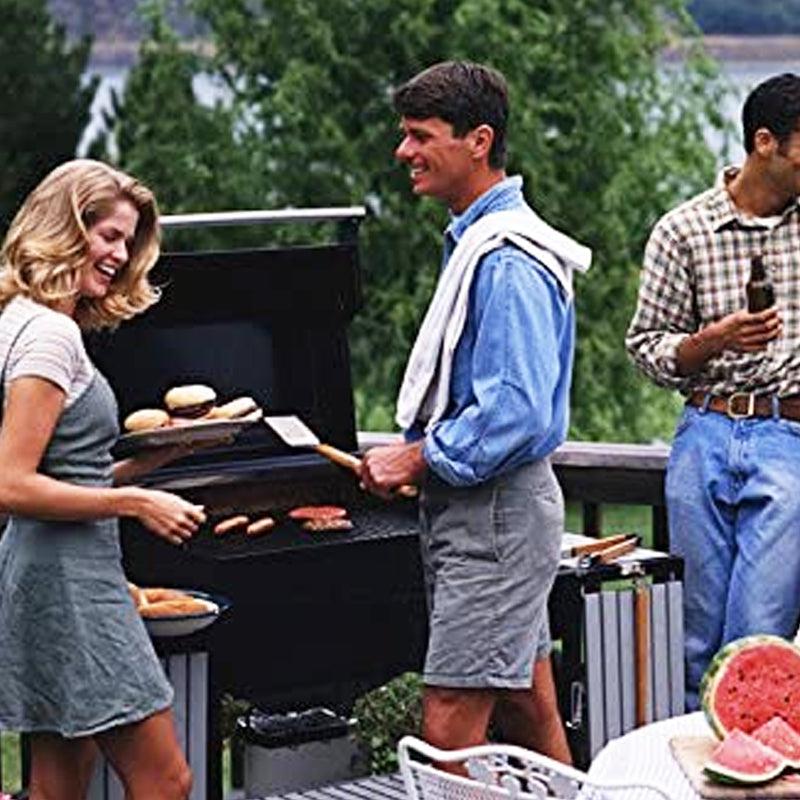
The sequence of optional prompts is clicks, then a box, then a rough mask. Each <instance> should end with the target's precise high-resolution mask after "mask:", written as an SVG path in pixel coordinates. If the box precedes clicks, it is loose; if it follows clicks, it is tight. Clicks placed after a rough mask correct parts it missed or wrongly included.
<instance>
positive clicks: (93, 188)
mask: <svg viewBox="0 0 800 800" xmlns="http://www.w3.org/2000/svg"><path fill="white" fill-rule="evenodd" d="M119 200H128V201H129V202H130V203H131V204H132V205H133V206H134V208H136V210H137V211H138V212H139V221H138V223H137V225H136V231H135V234H134V237H133V242H132V244H131V245H130V248H129V260H128V263H127V264H126V265H125V267H123V269H122V270H121V271H120V272H119V273H118V275H117V277H116V278H115V279H114V281H113V282H112V284H111V286H110V288H109V291H108V293H107V294H106V295H105V297H102V298H88V299H87V298H79V299H78V303H77V306H76V308H75V315H74V316H75V321H76V322H77V323H78V324H79V325H80V326H81V328H84V329H96V328H106V327H114V326H116V325H118V324H119V323H120V322H121V321H122V320H124V319H130V317H132V316H134V315H135V314H138V313H140V312H142V311H144V310H145V309H146V308H148V307H149V306H151V305H152V304H153V303H155V302H156V301H157V300H158V297H159V291H158V289H157V288H155V287H153V286H152V285H151V284H150V282H149V280H148V277H147V276H148V273H149V272H150V270H151V269H152V268H153V265H154V264H155V263H156V260H157V259H158V256H159V252H160V244H161V232H160V228H159V225H158V207H157V206H156V201H155V197H154V196H153V193H152V192H151V191H150V190H149V189H148V188H147V187H146V186H144V185H143V184H141V183H139V181H137V180H136V179H135V178H132V177H131V176H130V175H126V174H125V173H124V172H120V171H119V170H116V169H113V168H112V167H110V166H108V165H107V164H104V163H102V162H100V161H92V160H90V159H75V160H74V161H67V162H66V163H64V164H61V165H60V166H58V167H56V168H55V169H54V170H53V171H52V172H51V173H50V174H49V175H48V176H47V177H46V178H44V180H42V182H41V183H40V184H39V185H38V186H37V187H36V188H35V189H34V190H33V191H32V192H31V193H30V194H29V195H28V197H27V198H26V200H25V202H24V203H23V204H22V207H21V208H20V210H19V211H18V212H17V214H16V216H15V217H14V219H13V221H12V222H11V227H10V228H9V229H8V234H7V235H6V238H5V241H4V242H3V248H2V250H0V307H4V306H5V305H6V304H7V303H8V302H9V300H11V298H13V297H15V296H16V295H20V294H21V295H25V296H27V297H30V298H31V299H32V300H35V301H37V302H39V303H42V304H43V305H46V306H49V307H51V308H55V307H58V306H59V305H60V304H61V303H63V302H64V301H65V300H74V299H75V296H76V293H77V291H78V283H79V279H80V274H81V270H82V269H83V268H84V266H85V265H86V262H87V258H88V246H89V239H88V231H89V229H90V228H91V227H92V226H93V225H95V224H96V223H97V222H100V221H101V220H103V219H104V218H105V217H107V216H108V215H109V214H111V213H112V211H113V209H114V205H115V204H116V202H117V201H119Z"/></svg>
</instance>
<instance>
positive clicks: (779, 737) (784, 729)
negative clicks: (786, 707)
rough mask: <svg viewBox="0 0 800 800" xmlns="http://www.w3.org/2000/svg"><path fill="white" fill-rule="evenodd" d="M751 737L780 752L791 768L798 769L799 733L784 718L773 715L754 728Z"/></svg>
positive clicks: (799, 756) (799, 762) (799, 764)
mask: <svg viewBox="0 0 800 800" xmlns="http://www.w3.org/2000/svg"><path fill="white" fill-rule="evenodd" d="M752 737H753V738H754V739H757V740H758V741H759V742H761V744H765V745H766V746H767V747H769V748H770V749H772V750H774V751H775V752H776V753H780V754H781V755H782V756H783V757H784V758H785V759H786V763H787V765H788V766H790V767H791V768H792V769H800V733H798V732H797V731H796V730H795V729H794V728H793V727H792V726H791V725H790V724H789V723H788V722H787V721H786V720H785V719H783V718H782V717H773V718H772V719H771V720H769V721H768V722H765V723H764V724H763V725H760V726H759V727H758V728H756V729H755V730H754V731H753V733H752Z"/></svg>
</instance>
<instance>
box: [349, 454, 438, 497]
mask: <svg viewBox="0 0 800 800" xmlns="http://www.w3.org/2000/svg"><path fill="white" fill-rule="evenodd" d="M427 470H428V465H427V463H426V462H425V459H424V458H423V455H422V441H419V442H411V443H408V444H390V445H383V446H380V447H372V448H370V449H369V450H367V452H366V453H365V454H364V457H363V458H362V459H361V482H362V484H363V485H364V488H365V489H367V490H369V491H370V492H372V493H373V494H377V495H378V496H380V497H383V498H386V499H389V498H390V497H391V496H392V495H393V494H394V493H395V492H396V491H397V489H399V488H400V487H401V486H405V487H407V486H409V485H418V484H419V483H420V482H421V481H422V479H423V478H424V477H425V473H426V472H427Z"/></svg>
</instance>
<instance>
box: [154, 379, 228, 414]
mask: <svg viewBox="0 0 800 800" xmlns="http://www.w3.org/2000/svg"><path fill="white" fill-rule="evenodd" d="M216 399H217V393H216V392H215V391H214V390H213V389H212V388H211V387H210V386H204V385H203V384H200V383H194V384H189V385H187V386H175V387H173V388H172V389H170V390H169V391H168V392H167V393H166V394H165V395H164V405H165V406H166V407H167V410H168V411H169V413H170V414H171V415H172V416H174V417H190V418H192V419H196V418H197V417H202V416H203V415H204V414H207V413H208V412H209V411H210V410H211V409H212V408H213V407H214V403H215V402H216Z"/></svg>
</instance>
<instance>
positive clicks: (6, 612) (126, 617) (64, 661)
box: [0, 371, 172, 737]
mask: <svg viewBox="0 0 800 800" xmlns="http://www.w3.org/2000/svg"><path fill="white" fill-rule="evenodd" d="M1 385H2V383H1V382H0V386H1ZM118 433H119V429H118V425H117V405H116V401H115V399H114V395H113V392H112V391H111V388H110V386H109V385H108V382H107V381H106V380H105V378H104V377H103V376H102V375H101V374H100V373H99V372H96V371H95V377H94V379H93V381H92V383H91V384H90V386H89V387H88V388H87V389H86V390H85V391H84V392H83V393H82V394H81V395H80V397H78V398H77V399H76V400H75V402H74V403H73V404H72V405H71V406H69V407H68V408H66V409H65V410H64V412H63V413H62V415H61V417H60V419H59V421H58V424H57V426H56V429H55V432H54V434H53V437H52V439H51V441H50V443H49V445H48V447H47V451H46V453H45V456H44V458H43V460H42V463H41V465H40V467H39V471H40V472H42V473H44V474H47V475H49V476H51V477H53V478H57V479H59V480H63V481H67V482H69V483H75V484H81V485H84V486H103V487H105V486H110V485H111V482H112V478H111V468H112V459H111V454H110V449H111V446H112V445H113V444H114V441H115V440H116V438H117V435H118ZM0 469H2V465H0ZM171 703H172V688H171V687H170V685H169V683H168V681H167V680H166V677H165V676H164V672H163V670H162V668H161V665H160V664H159V662H158V659H157V657H156V655H155V652H154V650H153V647H152V644H151V642H150V639H149V637H148V635H147V631H146V630H145V627H144V624H143V623H142V620H141V619H140V617H139V614H138V612H137V611H136V608H135V606H134V604H133V601H132V599H131V597H130V594H129V592H128V589H127V582H126V579H125V575H124V573H123V571H122V564H121V550H120V544H119V532H118V527H117V520H116V518H110V519H102V520H94V521H81V522H53V521H45V520H40V519H31V518H26V517H20V516H15V517H12V519H11V520H10V522H9V525H8V527H7V529H6V530H5V532H4V533H3V534H2V537H0V729H6V730H14V731H55V732H58V733H61V734H62V735H64V736H70V737H71V736H83V735H89V734H94V733H98V732H100V731H103V730H106V729H108V728H111V727H114V726H117V725H122V724H125V723H129V722H134V721H137V720H141V719H144V718H145V717H147V716H149V715H151V714H153V713H154V712H156V711H160V710H162V709H165V708H167V707H169V706H170V705H171Z"/></svg>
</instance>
